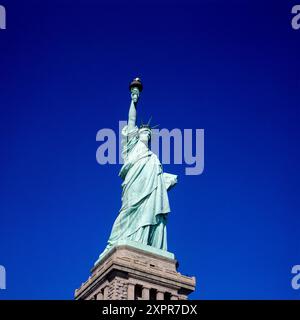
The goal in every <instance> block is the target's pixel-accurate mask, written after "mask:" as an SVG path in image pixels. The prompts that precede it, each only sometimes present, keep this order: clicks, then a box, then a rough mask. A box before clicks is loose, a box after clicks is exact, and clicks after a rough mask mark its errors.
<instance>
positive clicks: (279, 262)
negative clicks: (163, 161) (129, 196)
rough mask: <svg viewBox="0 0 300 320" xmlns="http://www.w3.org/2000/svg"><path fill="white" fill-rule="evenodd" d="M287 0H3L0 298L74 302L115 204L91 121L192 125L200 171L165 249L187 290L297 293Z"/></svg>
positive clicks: (261, 295)
mask: <svg viewBox="0 0 300 320" xmlns="http://www.w3.org/2000/svg"><path fill="white" fill-rule="evenodd" d="M296 3H297V2H295V1H286V0H285V1H265V2H264V4H262V3H261V1H243V2H242V3H241V1H233V0H228V1H222V0H215V1H208V0H206V1H204V0H203V1H160V2H158V1H151V2H150V1H149V2H148V1H146V2H140V1H131V2H130V4H129V3H126V4H124V3H122V2H120V1H112V2H110V4H107V2H104V1H103V2H102V1H92V0H85V1H66V0H61V1H46V0H45V1H33V0H27V1H14V2H13V3H12V2H11V1H4V0H2V1H1V4H3V5H5V6H6V9H7V30H5V31H3V30H0V66H1V69H0V76H1V82H0V102H1V103H0V108H1V126H0V134H1V139H0V146H1V151H2V152H1V158H0V168H1V169H0V172H1V179H0V218H1V220H0V221H1V222H0V228H1V229H0V265H3V266H5V268H6V271H7V290H5V291H4V290H1V291H0V299H72V298H73V293H74V290H75V289H76V288H77V287H78V286H79V285H80V284H81V282H83V281H85V280H86V279H87V277H88V276H89V270H90V268H91V267H92V265H93V263H94V261H95V260H96V259H97V257H98V255H99V253H100V252H102V250H103V249H104V247H105V244H106V241H107V238H108V236H109V233H110V230H111V226H112V224H113V221H114V219H115V218H116V216H117V214H118V210H119V208H120V206H121V186H120V185H121V180H120V178H119V177H118V172H119V169H120V165H105V166H101V165H99V164H98V163H97V162H96V157H95V155H96V150H97V148H98V147H99V142H97V141H96V133H97V131H98V130H99V129H102V128H112V129H114V130H116V131H117V129H118V121H119V120H126V117H127V113H128V107H129V102H130V96H129V92H128V82H129V81H130V80H131V79H132V78H133V77H136V76H140V77H141V78H142V79H143V81H144V91H143V93H142V96H141V99H140V102H139V106H138V117H139V119H141V118H143V119H148V118H149V117H150V115H152V116H153V123H154V124H157V123H159V124H160V126H161V127H164V128H168V129H170V130H171V129H173V128H180V129H185V128H191V129H194V130H195V129H197V128H201V129H204V130H205V168H204V172H203V173H202V174H201V175H198V176H187V175H185V165H172V164H170V165H166V166H164V170H165V171H166V172H170V173H174V174H178V175H179V183H178V185H177V186H176V188H174V189H173V190H172V191H171V192H170V205H171V210H172V212H171V213H170V217H169V222H168V226H167V228H168V246H169V250H170V251H171V252H173V253H174V254H175V255H176V258H177V259H178V261H179V264H180V267H179V271H180V272H181V273H183V274H188V275H194V276H196V278H197V288H196V291H195V293H193V294H192V295H191V296H190V297H191V298H192V299H299V297H300V292H299V291H296V290H293V289H292V287H291V279H292V275H291V268H292V266H293V265H295V264H300V243H299V224H300V217H299V206H300V203H299V192H300V190H299V189H300V188H299V180H300V173H299V172H300V165H299V163H300V152H299V132H300V130H299V121H300V114H299V100H300V96H299V91H300V78H299V74H300V73H299V67H300V62H299V49H300V31H296V30H293V29H292V28H291V23H290V21H291V18H292V15H291V8H292V6H293V5H294V4H296Z"/></svg>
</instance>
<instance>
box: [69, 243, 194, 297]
mask: <svg viewBox="0 0 300 320" xmlns="http://www.w3.org/2000/svg"><path fill="white" fill-rule="evenodd" d="M147 247H149V246H147ZM149 249H150V250H144V249H141V247H136V246H131V245H128V244H119V245H117V246H114V247H113V248H112V249H111V250H110V251H109V252H108V253H107V254H106V255H105V256H104V257H102V258H101V259H100V260H99V261H97V263H96V264H95V266H94V267H93V269H92V270H91V276H90V277H89V279H88V280H87V281H86V282H85V283H83V284H82V285H81V287H80V288H79V289H77V290H76V291H75V299H76V300H80V299H83V300H186V299H187V297H188V295H189V294H190V293H191V292H193V291H194V290H195V284H196V279H195V277H187V276H185V275H182V274H181V273H179V272H177V267H176V266H177V261H176V260H175V259H174V258H171V257H174V255H173V254H170V253H169V254H166V251H165V252H164V255H161V254H159V251H162V250H158V249H156V250H155V252H154V251H153V250H152V248H149ZM151 250H152V251H151Z"/></svg>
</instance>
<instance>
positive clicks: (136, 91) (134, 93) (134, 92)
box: [131, 88, 140, 102]
mask: <svg viewBox="0 0 300 320" xmlns="http://www.w3.org/2000/svg"><path fill="white" fill-rule="evenodd" d="M139 95H140V91H139V89H138V88H132V89H131V99H132V100H133V102H137V101H138V99H139Z"/></svg>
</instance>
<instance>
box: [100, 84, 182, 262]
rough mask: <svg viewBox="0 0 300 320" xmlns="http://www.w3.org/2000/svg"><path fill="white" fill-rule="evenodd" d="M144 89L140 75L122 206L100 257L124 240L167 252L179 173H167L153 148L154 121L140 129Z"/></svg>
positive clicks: (134, 88)
mask: <svg viewBox="0 0 300 320" xmlns="http://www.w3.org/2000/svg"><path fill="white" fill-rule="evenodd" d="M142 89H143V86H142V83H141V81H140V79H139V78H136V79H134V80H133V81H132V82H131V84H130V91H131V104H130V108H129V115H128V122H127V125H126V126H125V127H124V128H123V130H122V157H123V159H124V164H123V166H122V168H121V170H120V172H119V176H120V177H121V178H122V180H123V183H122V206H121V209H120V211H119V214H118V216H117V218H116V220H115V222H114V224H113V227H112V230H111V234H110V237H109V239H108V242H107V246H106V248H105V249H104V251H103V252H102V253H101V254H100V257H99V260H100V259H101V258H102V257H103V256H104V255H105V254H106V253H107V252H108V251H109V250H110V249H111V248H112V247H113V246H114V245H116V244H117V243H118V242H119V241H120V240H130V241H131V242H132V241H133V242H135V243H142V244H144V245H148V246H151V247H154V248H157V249H161V250H165V251H167V229H166V223H167V218H168V213H169V212H170V205H169V199H168V193H167V191H168V190H169V189H170V188H171V187H172V186H173V185H175V184H176V183H177V176H176V175H173V174H168V173H163V170H162V165H161V163H160V161H159V159H158V157H157V156H156V154H154V153H153V152H152V151H151V150H150V149H149V142H150V140H151V135H152V128H151V126H150V121H149V122H148V124H142V125H141V126H140V127H139V128H138V127H137V125H136V116H137V112H136V107H137V102H138V99H139V95H140V92H141V91H142ZM99 260H98V261H99ZM96 263H97V262H96Z"/></svg>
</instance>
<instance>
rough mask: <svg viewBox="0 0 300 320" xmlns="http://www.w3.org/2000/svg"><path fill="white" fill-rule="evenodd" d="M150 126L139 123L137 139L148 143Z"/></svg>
mask: <svg viewBox="0 0 300 320" xmlns="http://www.w3.org/2000/svg"><path fill="white" fill-rule="evenodd" d="M151 134H152V131H151V127H150V126H148V125H145V124H144V125H141V126H140V129H139V139H140V140H141V141H142V142H145V143H148V142H149V141H150V140H151Z"/></svg>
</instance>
